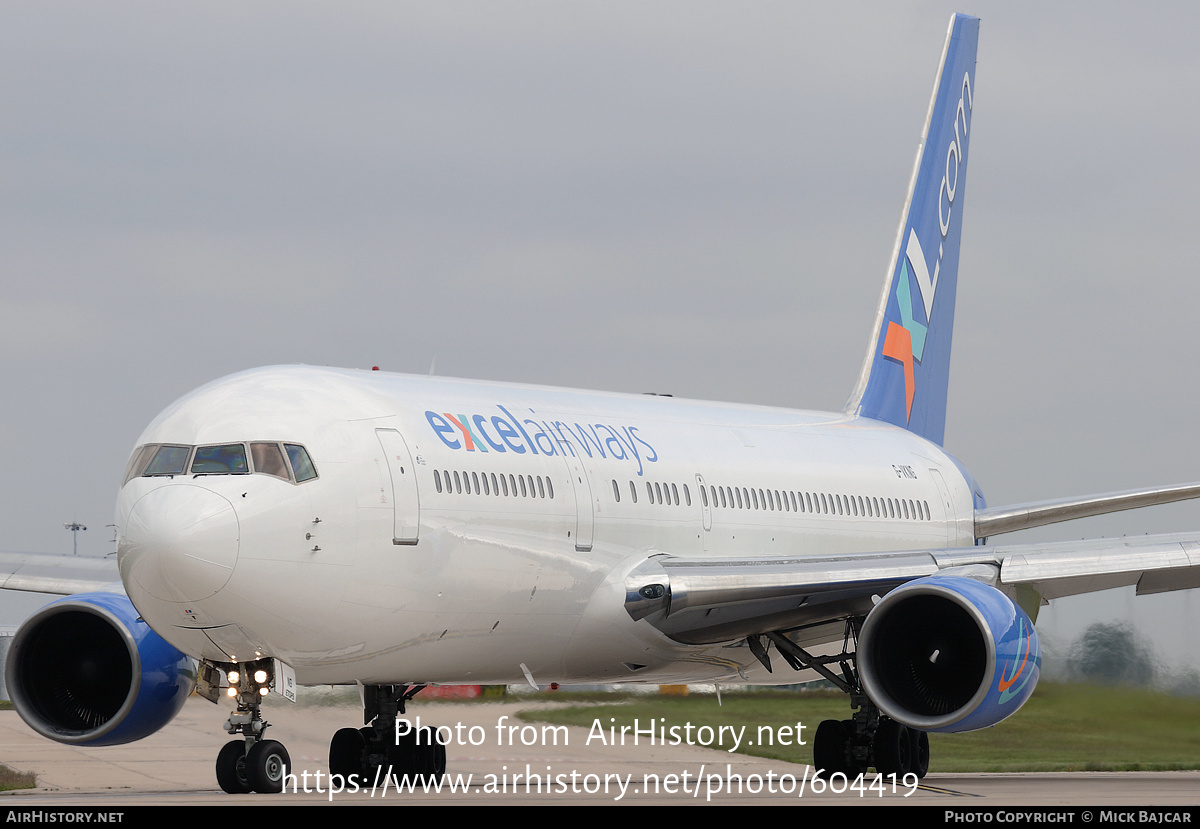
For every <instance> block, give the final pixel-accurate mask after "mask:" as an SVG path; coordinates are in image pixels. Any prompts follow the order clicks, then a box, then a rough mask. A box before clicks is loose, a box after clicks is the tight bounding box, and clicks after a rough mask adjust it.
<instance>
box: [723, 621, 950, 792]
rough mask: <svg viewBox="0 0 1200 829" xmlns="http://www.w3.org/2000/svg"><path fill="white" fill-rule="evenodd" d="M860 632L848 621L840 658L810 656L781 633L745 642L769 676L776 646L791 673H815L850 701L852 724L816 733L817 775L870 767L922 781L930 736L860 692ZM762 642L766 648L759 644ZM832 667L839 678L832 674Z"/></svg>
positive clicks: (830, 725) (826, 726)
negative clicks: (887, 714)
mask: <svg viewBox="0 0 1200 829" xmlns="http://www.w3.org/2000/svg"><path fill="white" fill-rule="evenodd" d="M861 626H862V619H859V618H851V619H847V620H846V632H845V634H844V636H843V638H842V652H841V653H839V654H837V655H835V656H813V655H812V654H810V653H808V652H807V651H805V650H804V649H803V648H801V647H800V646H799V645H797V644H796V643H795V642H793V641H792V640H790V639H788V638H787V637H786V636H784V635H783V633H782V631H772V632H770V633H766V634H761V635H760V634H755V635H753V636H749V637H747V638H746V643H747V644H748V645H749V646H750V652H751V653H753V654H754V656H755V657H756V658H757V659H758V661H759V662H761V663H762V665H763V667H765V668H766V669H767V671H770V670H771V658H770V656H769V655H768V654H767V649H768V646H769V644H770V643H774V645H775V648H776V649H777V650H778V651H779V654H780V656H782V657H783V658H784V661H786V662H787V663H788V665H790V666H791V667H792V669H793V670H797V671H801V670H806V669H811V670H814V671H816V672H817V673H819V674H820V675H821V676H822V677H824V678H825V679H827V680H829V681H830V682H832V683H833V684H834V685H836V686H837V687H838V688H840V689H842V690H843V691H845V692H846V693H847V694H849V695H850V707H851V708H852V709H853V710H854V714H853V716H852V717H851V718H850V719H848V720H825V721H824V722H822V723H821V724H820V725H819V726H818V727H817V733H816V737H815V738H814V741H813V765H814V766H815V767H816V768H817V770H818V773H822V772H823V773H824V774H825V776H826V777H830V776H832V775H834V774H836V773H838V772H841V773H842V774H844V775H846V776H847V777H856V776H857V775H859V774H862V773H865V772H866V771H867V769H868V768H870V767H872V766H873V767H874V768H875V770H876V771H877V772H879V773H880V774H883V775H890V774H895V775H896V777H897V778H899V777H903V776H904V775H906V774H915V775H916V776H917V778H918V779H919V778H922V777H924V776H925V775H926V774H927V773H928V771H929V735H928V734H927V733H925V732H924V731H917V730H915V729H911V728H908V727H907V726H905V725H903V724H902V723H898V722H896V721H895V720H893V719H891V718H890V717H885V716H884V715H883V714H881V713H880V711H879V708H878V707H877V706H876V705H875V703H873V702H871V700H870V699H869V698H868V697H867V695H866V694H865V693H864V692H863V689H862V684H861V683H860V682H859V677H858V664H857V661H856V659H855V649H852V646H854V645H856V644H857V641H858V631H859V628H860V627H861ZM764 637H765V639H766V640H767V642H764V641H763V639H764ZM835 664H836V665H837V667H838V668H839V670H840V671H841V673H840V675H839V674H837V673H834V672H833V671H832V670H831V669H830V666H832V665H835Z"/></svg>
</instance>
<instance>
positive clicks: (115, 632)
mask: <svg viewBox="0 0 1200 829" xmlns="http://www.w3.org/2000/svg"><path fill="white" fill-rule="evenodd" d="M5 680H6V681H7V683H8V692H9V695H10V696H11V697H12V702H13V707H15V708H16V709H17V712H18V713H19V714H20V715H21V718H22V719H23V720H25V722H26V723H28V724H29V726H30V727H31V728H33V730H34V731H36V732H38V733H39V734H41V735H43V736H45V737H49V738H50V739H51V740H56V741H58V742H60V743H72V744H74V745H89V746H103V745H119V744H121V743H129V742H133V741H134V740H140V739H141V738H142V737H145V736H147V735H149V734H153V733H154V732H155V731H157V730H159V729H160V728H162V727H163V726H164V725H166V724H167V723H168V722H170V721H171V719H172V718H173V717H174V716H175V715H176V714H178V713H179V709H180V708H182V707H183V703H184V702H185V701H186V700H187V698H188V695H189V694H190V693H191V692H192V688H194V687H195V684H196V663H195V662H194V661H193V660H192V659H191V658H190V657H187V656H185V655H184V654H182V653H180V652H179V651H178V650H176V649H175V648H174V647H172V646H171V645H169V644H167V642H166V641H164V640H163V638H162V637H161V636H159V635H158V634H157V633H155V632H154V631H153V630H151V629H150V626H149V625H147V624H146V623H145V622H143V621H141V620H140V619H139V618H138V613H137V611H136V610H135V609H134V607H133V604H132V603H131V602H130V601H129V599H128V598H127V597H125V596H123V595H120V594H118V593H87V594H81V595H78V596H68V597H66V598H63V599H59V600H57V601H54V602H52V603H50V604H48V605H46V606H45V607H43V608H42V609H41V610H39V611H38V612H37V613H35V614H34V615H33V616H31V617H30V618H29V619H28V620H27V621H26V622H25V624H23V625H22V626H21V628H20V629H19V630H18V631H17V634H16V636H14V637H13V640H12V643H11V644H10V646H9V650H8V664H7V666H6V667H5Z"/></svg>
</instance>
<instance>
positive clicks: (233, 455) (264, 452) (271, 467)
mask: <svg viewBox="0 0 1200 829" xmlns="http://www.w3.org/2000/svg"><path fill="white" fill-rule="evenodd" d="M247 445H249V447H250V450H249V454H247V451H246V446H247ZM189 458H190V459H191V467H190V470H189V467H188V460H189ZM250 461H253V466H252V465H251V463H250ZM251 472H254V473H256V474H260V475H270V476H271V477H273V478H279V479H281V480H284V481H288V482H295V483H303V482H304V481H311V480H312V479H314V478H316V477H317V470H316V467H314V466H313V462H312V458H310V457H309V455H308V450H307V449H305V448H304V447H303V446H301V445H300V444H298V443H276V442H274V441H265V440H264V441H254V442H251V443H249V444H246V443H225V444H220V445H217V446H200V447H195V446H180V445H176V444H161V443H147V444H145V445H144V446H139V447H138V448H137V449H135V450H134V451H133V456H132V457H131V458H130V459H129V465H128V466H127V467H125V480H124V482H123V483H122V486H124V485H125V484H127V483H129V482H130V481H131V480H133V479H134V478H139V477H142V478H146V477H157V476H163V477H165V476H170V475H183V474H192V475H248V474H250V473H251Z"/></svg>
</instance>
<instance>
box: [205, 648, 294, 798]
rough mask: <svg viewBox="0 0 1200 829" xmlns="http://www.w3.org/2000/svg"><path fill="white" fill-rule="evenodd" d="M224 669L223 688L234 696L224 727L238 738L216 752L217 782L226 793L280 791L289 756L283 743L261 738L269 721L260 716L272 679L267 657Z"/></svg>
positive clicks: (290, 760) (289, 761) (289, 762)
mask: <svg viewBox="0 0 1200 829" xmlns="http://www.w3.org/2000/svg"><path fill="white" fill-rule="evenodd" d="M225 673H226V675H227V677H228V680H229V687H228V689H227V691H231V692H232V694H231V696H234V697H236V699H237V710H236V711H234V712H232V713H231V714H230V715H229V719H228V720H226V721H225V730H226V731H227V732H228V733H230V734H241V735H242V738H241V739H236V740H231V741H229V742H228V743H226V744H225V746H224V747H223V748H222V749H221V751H220V753H218V754H217V768H216V770H217V783H218V784H219V785H220V786H221V789H222V790H224V791H226V792H228V793H229V794H247V793H249V792H259V793H260V794H274V793H277V792H280V791H283V782H284V777H285V776H286V775H287V773H288V770H289V769H290V768H291V766H292V759H291V757H290V756H288V752H287V749H286V748H284V746H283V743H281V742H279V741H278V740H266V739H263V734H264V733H265V732H266V730H267V727H268V726H269V725H270V723H268V722H267V721H266V720H264V719H263V718H262V698H263V696H264V695H265V693H266V691H267V690H268V689H269V688H270V687H271V683H272V682H273V680H274V675H273V669H272V664H271V660H261V661H259V662H248V663H240V664H238V665H236V666H234V665H229V666H227V669H226V671H225Z"/></svg>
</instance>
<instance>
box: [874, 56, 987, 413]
mask: <svg viewBox="0 0 1200 829" xmlns="http://www.w3.org/2000/svg"><path fill="white" fill-rule="evenodd" d="M970 112H971V76H970V74H969V73H964V74H963V79H962V84H961V85H960V87H959V97H958V103H957V106H955V107H954V122H953V134H952V136H951V137H950V140H949V141H948V142H947V146H946V156H945V166H944V167H943V174H942V177H941V182H940V183H939V186H938V188H937V192H936V193H932V192H930V193H929V194H928V196H927V197H922V198H918V199H914V202H913V209H914V210H918V211H919V212H918V214H917V215H915V216H914V219H915V221H914V224H915V225H916V226H917V227H921V226H923V225H922V222H921V217H922V215H927V214H924V213H923V211H926V210H929V209H930V208H933V209H934V210H936V211H937V223H938V230H939V231H940V232H941V236H940V237H938V238H937V242H938V245H937V251H936V253H937V258H936V259H935V260H934V264H933V276H932V277H931V276H930V275H929V259H928V258H927V257H926V256H925V251H924V250H922V248H921V242H920V240H919V239H918V238H917V231H916V229H915V228H914V226H912V225H910V226H909V229H908V240H907V242H906V244H905V247H904V256H902V257H901V259H900V273H899V274H898V275H897V277H896V304H897V305H898V306H899V309H900V322H899V323H897V322H895V321H892V320H889V321H888V326H887V332H886V333H885V334H884V340H883V350H882V354H883V356H884V357H887V358H888V359H891V360H895V361H896V362H897V363H899V364H900V365H901V366H903V367H904V390H905V395H906V398H907V399H906V401H905V402H906V407H905V417H906V418H907V419H911V418H912V405H913V396H914V395H915V394H916V391H917V386H916V365H917V364H918V363H920V362H921V357H922V355H923V354H924V353H925V338H926V335H927V334H928V333H929V323H930V320H931V319H932V316H931V315H932V313H933V298H934V295H935V294H936V293H937V286H938V274H939V272H940V271H941V267H942V255H943V253H944V243H945V241H946V235H947V234H948V233H949V232H950V223H951V219H952V218H953V217H954V212H955V211H954V197H955V195H956V193H957V192H958V190H959V186H958V185H959V172H960V170H961V169H962V168H963V165H964V164H965V150H966V143H965V142H966V138H967V132H968V129H969V127H970ZM934 175H935V176H936V173H934ZM935 180H936V179H935ZM929 185H930V186H931V187H932V181H930V182H929ZM932 218H933V217H932V216H928V219H932ZM932 230H933V228H932V227H929V231H930V232H928V233H926V237H927V238H928V237H929V236H932V235H933V234H932ZM922 232H923V233H925V231H924V230H923V231H922ZM930 252H931V253H932V252H933V251H932V250H931V251H930ZM913 279H915V280H916V283H917V289H918V291H920V294H921V306H922V307H923V310H924V312H925V313H924V319H925V321H924V322H920V321H919V320H918V319H917V316H918V315H917V314H915V313H914V305H913V297H912V284H911V283H912V281H913ZM951 279H953V276H951Z"/></svg>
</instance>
